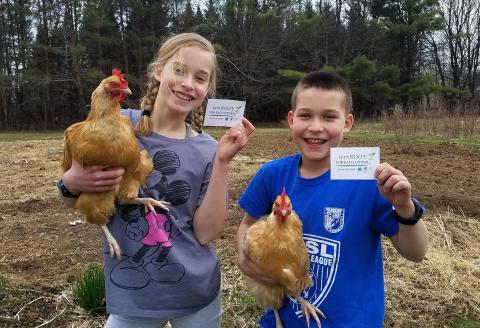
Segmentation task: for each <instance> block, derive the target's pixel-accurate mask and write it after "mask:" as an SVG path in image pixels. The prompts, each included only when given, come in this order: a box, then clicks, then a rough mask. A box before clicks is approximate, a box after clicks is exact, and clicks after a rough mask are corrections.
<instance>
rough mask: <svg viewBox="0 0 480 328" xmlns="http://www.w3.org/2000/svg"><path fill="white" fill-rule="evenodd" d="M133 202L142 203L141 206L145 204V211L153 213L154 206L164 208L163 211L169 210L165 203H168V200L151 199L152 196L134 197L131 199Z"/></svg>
mask: <svg viewBox="0 0 480 328" xmlns="http://www.w3.org/2000/svg"><path fill="white" fill-rule="evenodd" d="M133 203H135V204H143V206H145V213H147V212H149V211H150V212H153V213H155V214H157V212H155V206H157V207H160V208H161V209H163V210H165V211H167V212H168V211H169V209H168V207H167V205H170V203H169V202H165V201H163V200H156V199H153V198H150V197H146V198H141V197H138V198H135V199H134V200H133Z"/></svg>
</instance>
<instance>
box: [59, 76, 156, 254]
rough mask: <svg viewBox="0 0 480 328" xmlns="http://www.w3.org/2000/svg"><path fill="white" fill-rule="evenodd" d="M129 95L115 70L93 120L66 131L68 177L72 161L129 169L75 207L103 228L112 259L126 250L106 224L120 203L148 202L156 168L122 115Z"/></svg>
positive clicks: (96, 100)
mask: <svg viewBox="0 0 480 328" xmlns="http://www.w3.org/2000/svg"><path fill="white" fill-rule="evenodd" d="M127 94H131V91H130V89H129V88H128V82H127V81H126V80H125V79H124V77H123V74H122V73H121V72H120V70H118V69H113V71H112V76H110V77H107V78H106V79H104V80H103V81H102V82H101V83H100V85H99V86H98V87H97V88H96V89H95V91H93V93H92V99H91V104H90V112H89V114H88V117H87V119H86V120H85V121H83V122H79V123H75V124H73V125H71V126H70V127H69V128H67V130H66V131H65V133H64V149H63V158H62V159H61V161H60V166H61V169H62V172H63V173H64V172H65V171H67V170H68V169H70V167H71V166H72V160H75V161H77V162H79V163H80V165H82V166H91V165H102V166H106V167H123V168H124V170H125V173H124V174H123V178H122V180H121V182H120V184H119V186H118V187H117V188H116V189H115V190H113V191H108V192H94V193H89V192H83V193H81V194H80V196H79V197H78V200H77V201H76V203H75V208H77V209H78V210H79V211H80V212H81V213H82V214H83V215H85V217H86V220H87V222H89V223H94V224H98V225H100V226H101V227H102V230H103V231H104V233H105V236H106V238H107V240H108V243H109V247H110V254H111V256H113V255H116V256H117V257H118V258H119V259H120V256H121V250H120V247H119V245H118V243H117V241H116V240H115V238H114V237H113V236H112V234H111V233H110V231H109V229H108V228H107V226H106V224H107V223H108V220H109V218H110V217H111V216H112V214H113V213H114V211H115V201H117V202H118V203H119V204H129V203H142V204H145V202H142V201H141V199H139V198H138V192H139V188H140V186H141V185H145V184H146V179H147V176H148V175H149V174H150V172H151V171H152V169H153V163H152V160H151V158H150V157H149V155H148V153H147V151H146V150H142V151H140V148H139V146H138V144H137V141H136V138H135V132H134V130H133V128H132V126H131V124H130V121H129V119H128V118H127V117H124V116H122V115H121V114H120V103H119V102H120V101H123V100H124V99H125V96H126V95H127ZM156 205H158V204H156Z"/></svg>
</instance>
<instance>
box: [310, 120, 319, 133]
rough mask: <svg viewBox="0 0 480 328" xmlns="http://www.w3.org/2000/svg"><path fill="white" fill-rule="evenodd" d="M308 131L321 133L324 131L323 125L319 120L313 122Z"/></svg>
mask: <svg viewBox="0 0 480 328" xmlns="http://www.w3.org/2000/svg"><path fill="white" fill-rule="evenodd" d="M308 130H309V131H311V132H321V131H323V124H322V122H320V121H319V120H313V121H312V122H311V124H310V125H309V126H308Z"/></svg>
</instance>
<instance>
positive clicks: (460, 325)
mask: <svg viewBox="0 0 480 328" xmlns="http://www.w3.org/2000/svg"><path fill="white" fill-rule="evenodd" d="M478 327H480V319H479V320H477V319H474V318H471V317H458V318H455V319H454V320H453V322H452V328H478Z"/></svg>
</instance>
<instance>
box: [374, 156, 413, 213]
mask: <svg viewBox="0 0 480 328" xmlns="http://www.w3.org/2000/svg"><path fill="white" fill-rule="evenodd" d="M374 175H375V177H376V178H377V183H378V190H379V191H380V193H381V194H382V196H383V197H384V198H385V199H388V200H389V201H390V202H391V203H392V204H393V206H395V208H396V209H402V208H411V207H412V206H413V203H412V200H411V197H412V186H411V185H410V182H409V181H408V179H407V177H406V176H404V175H403V173H402V171H400V170H397V169H396V168H394V167H393V166H391V165H390V164H388V163H381V164H380V165H378V166H377V168H376V169H375V173H374ZM412 215H413V213H412Z"/></svg>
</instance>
